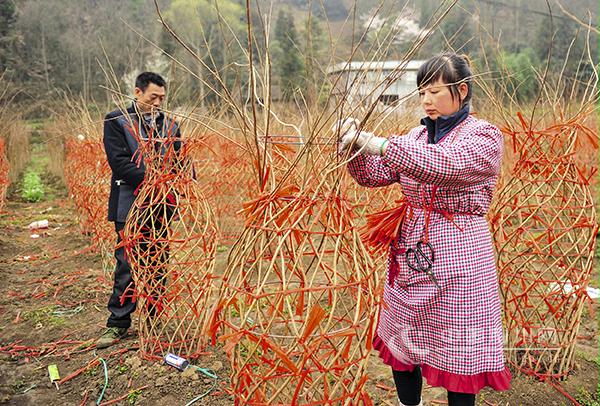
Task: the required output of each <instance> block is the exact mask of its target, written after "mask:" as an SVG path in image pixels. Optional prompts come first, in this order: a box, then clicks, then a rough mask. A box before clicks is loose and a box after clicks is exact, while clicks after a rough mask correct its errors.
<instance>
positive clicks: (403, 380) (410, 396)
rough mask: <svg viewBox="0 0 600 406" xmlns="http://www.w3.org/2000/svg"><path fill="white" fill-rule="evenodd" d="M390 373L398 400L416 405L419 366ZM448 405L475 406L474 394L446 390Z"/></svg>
mask: <svg viewBox="0 0 600 406" xmlns="http://www.w3.org/2000/svg"><path fill="white" fill-rule="evenodd" d="M392 373H393V375H394V383H395V384H396V392H397V393H398V399H400V402H402V404H404V405H407V406H409V405H411V406H413V405H418V404H419V402H420V401H421V389H422V385H423V378H422V376H421V368H420V367H419V366H416V367H415V369H413V370H412V371H411V372H409V371H395V370H392ZM448 406H475V395H474V394H472V393H458V392H451V391H448Z"/></svg>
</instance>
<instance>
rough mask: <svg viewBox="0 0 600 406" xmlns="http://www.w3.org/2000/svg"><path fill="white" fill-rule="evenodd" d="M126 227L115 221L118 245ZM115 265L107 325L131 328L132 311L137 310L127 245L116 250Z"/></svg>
mask: <svg viewBox="0 0 600 406" xmlns="http://www.w3.org/2000/svg"><path fill="white" fill-rule="evenodd" d="M123 228H125V223H121V222H115V231H116V232H117V246H118V245H119V244H120V243H121V241H122V239H121V233H120V231H122V230H123ZM115 259H116V260H117V263H116V265H115V272H114V283H113V291H112V294H111V295H110V298H109V299H108V311H109V312H110V316H109V317H108V321H107V322H106V327H121V328H129V327H130V326H131V313H133V312H134V310H135V301H133V300H132V299H133V294H134V288H135V286H134V284H133V278H132V277H131V267H130V266H129V262H127V258H125V247H119V248H117V249H116V250H115Z"/></svg>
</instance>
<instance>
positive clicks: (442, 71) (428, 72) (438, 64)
mask: <svg viewBox="0 0 600 406" xmlns="http://www.w3.org/2000/svg"><path fill="white" fill-rule="evenodd" d="M472 77H473V74H472V73H471V66H470V64H469V59H468V58H467V56H465V55H457V54H454V53H449V52H448V53H442V54H439V55H436V56H434V57H432V58H430V59H428V60H427V61H425V63H423V65H421V67H420V68H419V70H418V71H417V88H418V89H421V88H422V87H424V86H427V85H429V84H431V83H435V82H437V81H438V80H440V79H441V81H442V82H443V83H446V84H448V87H449V88H450V93H451V94H452V98H453V99H455V98H459V100H460V94H459V93H458V85H460V84H461V83H466V84H467V87H468V89H469V90H468V92H467V96H466V97H465V98H464V99H463V100H461V107H462V106H464V105H465V104H467V103H468V102H469V100H471V96H472V95H473V89H472V83H471V82H472Z"/></svg>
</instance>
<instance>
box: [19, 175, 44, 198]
mask: <svg viewBox="0 0 600 406" xmlns="http://www.w3.org/2000/svg"><path fill="white" fill-rule="evenodd" d="M21 197H22V198H23V199H25V200H26V201H28V202H39V201H41V200H42V199H43V198H44V184H43V183H42V179H41V178H40V175H39V174H38V173H37V172H35V171H32V170H28V171H27V172H26V173H25V176H23V187H22V188H21Z"/></svg>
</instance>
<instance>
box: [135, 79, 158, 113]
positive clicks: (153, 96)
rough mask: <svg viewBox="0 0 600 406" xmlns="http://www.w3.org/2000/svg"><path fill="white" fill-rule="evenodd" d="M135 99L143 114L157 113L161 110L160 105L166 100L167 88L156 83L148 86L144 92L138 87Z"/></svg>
mask: <svg viewBox="0 0 600 406" xmlns="http://www.w3.org/2000/svg"><path fill="white" fill-rule="evenodd" d="M135 98H136V100H137V105H138V107H139V109H140V110H142V112H144V113H155V112H157V111H158V110H160V105H161V104H162V102H163V101H164V100H165V88H164V87H163V86H158V85H157V84H155V83H150V84H148V87H147V88H146V90H144V91H142V89H140V88H138V87H136V88H135Z"/></svg>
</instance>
